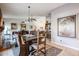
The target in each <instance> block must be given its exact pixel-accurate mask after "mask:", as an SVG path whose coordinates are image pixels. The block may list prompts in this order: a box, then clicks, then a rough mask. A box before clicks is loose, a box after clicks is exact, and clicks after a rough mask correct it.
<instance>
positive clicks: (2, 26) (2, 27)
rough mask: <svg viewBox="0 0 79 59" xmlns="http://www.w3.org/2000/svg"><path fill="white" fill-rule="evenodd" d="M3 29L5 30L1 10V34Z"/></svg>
mask: <svg viewBox="0 0 79 59" xmlns="http://www.w3.org/2000/svg"><path fill="white" fill-rule="evenodd" d="M3 29H4V21H3V17H2V12H1V9H0V32H2V31H3Z"/></svg>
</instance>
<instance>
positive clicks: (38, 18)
mask: <svg viewBox="0 0 79 59" xmlns="http://www.w3.org/2000/svg"><path fill="white" fill-rule="evenodd" d="M35 18H36V21H35V22H33V23H28V22H27V23H26V30H34V29H35V27H33V29H30V26H29V25H34V26H36V25H39V26H43V24H42V23H44V21H45V16H36V17H35ZM25 19H26V18H4V22H5V30H4V33H5V32H6V30H7V28H8V29H9V30H10V31H20V29H21V26H20V24H21V22H22V21H25ZM36 22H37V23H36ZM11 23H17V26H18V28H17V30H11ZM39 26H37V28H38V27H39Z"/></svg>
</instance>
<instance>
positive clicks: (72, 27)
mask: <svg viewBox="0 0 79 59" xmlns="http://www.w3.org/2000/svg"><path fill="white" fill-rule="evenodd" d="M57 30H58V31H57V32H58V33H57V34H58V36H63V37H71V38H75V37H76V15H72V16H67V17H62V18H58V19H57Z"/></svg>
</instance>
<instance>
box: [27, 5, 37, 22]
mask: <svg viewBox="0 0 79 59" xmlns="http://www.w3.org/2000/svg"><path fill="white" fill-rule="evenodd" d="M27 20H28V22H32V21H36V19H34V18H33V17H32V16H31V13H30V5H29V6H28V17H27Z"/></svg>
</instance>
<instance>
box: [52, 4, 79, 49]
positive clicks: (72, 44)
mask: <svg viewBox="0 0 79 59" xmlns="http://www.w3.org/2000/svg"><path fill="white" fill-rule="evenodd" d="M51 14H52V15H51V34H52V35H51V38H52V42H55V43H57V44H60V45H63V46H66V47H69V48H73V49H76V50H79V4H73V3H70V4H65V5H63V6H61V7H59V8H56V9H54V10H53V11H52V13H51ZM75 14H76V38H67V37H60V36H57V18H60V17H65V16H69V15H75Z"/></svg>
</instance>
